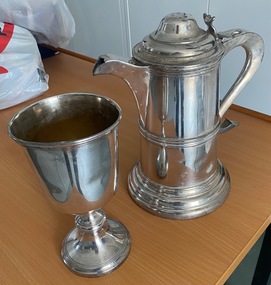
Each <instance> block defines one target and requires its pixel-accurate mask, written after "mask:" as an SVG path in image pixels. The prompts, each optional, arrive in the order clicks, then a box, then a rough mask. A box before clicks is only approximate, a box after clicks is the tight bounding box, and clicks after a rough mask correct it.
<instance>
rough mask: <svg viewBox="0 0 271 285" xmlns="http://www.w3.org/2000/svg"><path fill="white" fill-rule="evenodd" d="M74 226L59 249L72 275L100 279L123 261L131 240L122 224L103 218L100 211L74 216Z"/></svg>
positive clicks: (128, 250)
mask: <svg viewBox="0 0 271 285" xmlns="http://www.w3.org/2000/svg"><path fill="white" fill-rule="evenodd" d="M75 224H76V227H75V228H74V229H73V230H72V231H71V232H70V233H69V234H68V235H67V236H66V237H65V239H64V241H63V244H62V249H61V257H62V259H63V261H64V263H65V264H66V266H67V267H68V268H69V269H70V270H71V271H72V272H74V273H76V274H78V275H81V276H84V277H99V276H103V275H106V274H109V273H111V272H112V271H114V270H115V269H117V268H118V267H119V266H120V265H121V264H122V263H123V262H124V261H125V259H126V258H127V256H128V254H129V252H130V246H131V240H130V235H129V232H128V230H127V229H126V227H125V226H124V225H123V224H122V223H120V222H119V221H116V220H114V219H106V217H105V215H104V212H103V211H102V210H101V209H99V210H95V211H90V212H89V213H86V214H84V215H77V216H76V218H75Z"/></svg>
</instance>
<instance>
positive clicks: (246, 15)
mask: <svg viewBox="0 0 271 285" xmlns="http://www.w3.org/2000/svg"><path fill="white" fill-rule="evenodd" d="M206 1H207V0H189V1H188V0H66V2H67V5H68V6H69V8H70V10H71V13H72V14H73V16H74V18H75V22H76V34H75V37H74V38H73V40H72V41H71V43H70V45H69V46H68V48H69V49H71V50H73V51H75V52H78V53H81V54H84V55H87V56H90V57H93V58H97V57H98V56H99V55H100V54H104V53H115V54H118V55H124V56H129V55H130V53H131V47H133V46H134V45H135V44H136V43H137V42H139V41H141V40H142V38H143V37H144V36H145V35H148V34H149V33H151V32H152V31H154V30H155V29H156V28H157V26H158V24H159V22H160V20H161V19H162V18H163V17H164V16H165V15H167V14H168V13H171V12H178V11H180V12H186V13H189V14H192V15H193V16H194V17H195V18H196V20H197V22H198V24H199V26H201V27H202V28H204V29H206V27H205V24H204V22H203V17H202V15H203V13H204V12H207V11H206V10H207V2H206ZM209 12H210V14H211V15H213V16H215V17H216V20H215V22H214V25H215V27H216V29H217V30H218V31H223V30H228V29H232V28H243V29H246V30H248V31H253V32H256V33H258V34H260V35H261V36H262V37H263V39H264V41H265V57H264V61H263V63H262V65H261V66H260V68H259V70H258V71H257V73H256V74H255V76H254V77H253V78H252V80H251V81H250V82H249V84H248V85H247V87H245V89H244V90H243V91H242V92H241V94H240V95H239V97H238V98H237V99H236V101H235V102H234V103H235V104H237V105H241V106H244V107H246V108H249V109H253V110H256V111H258V112H261V113H264V114H269V115H271V33H270V30H271V17H270V14H271V1H270V0H258V1H250V0H243V1H241V0H211V3H210V10H209ZM243 61H244V51H243V49H242V48H238V49H235V50H234V51H232V52H231V53H229V54H228V55H227V56H226V57H225V58H224V60H223V62H222V72H221V96H222V97H223V95H224V94H225V93H226V91H227V89H228V88H229V87H230V85H231V83H232V82H233V81H234V79H235V78H236V76H237V74H238V73H239V71H240V70H241V68H242V65H243Z"/></svg>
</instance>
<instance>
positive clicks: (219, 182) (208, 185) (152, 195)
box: [128, 161, 230, 219]
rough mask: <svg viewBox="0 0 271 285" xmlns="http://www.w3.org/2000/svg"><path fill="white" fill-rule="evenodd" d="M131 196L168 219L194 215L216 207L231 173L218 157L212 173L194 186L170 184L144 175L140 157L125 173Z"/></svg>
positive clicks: (221, 202) (152, 211) (202, 213)
mask: <svg viewBox="0 0 271 285" xmlns="http://www.w3.org/2000/svg"><path fill="white" fill-rule="evenodd" d="M128 186H129V192H130V195H131V197H132V199H133V200H134V201H135V203H136V204H138V205H139V206H140V207H142V208H143V209H144V210H146V211H148V212H150V213H152V214H154V215H156V216H160V217H163V218H168V219H193V218H196V217H200V216H203V215H206V214H208V213H211V212H213V211H214V210H216V209H217V208H219V207H220V206H221V205H222V204H223V202H224V201H225V199H226V198H227V196H228V194H229V190H230V177H229V174H228V172H227V170H226V169H225V168H224V167H223V165H222V164H221V162H220V161H218V169H217V172H216V173H215V175H213V176H212V177H209V178H208V179H206V180H205V181H204V182H202V183H201V184H199V185H196V186H193V187H169V186H165V185H160V184H157V183H155V182H153V181H151V180H150V179H149V178H148V177H146V176H145V175H144V174H143V172H142V169H141V166H140V161H138V162H137V163H136V165H135V166H134V168H133V169H132V171H131V173H130V174H129V177H128Z"/></svg>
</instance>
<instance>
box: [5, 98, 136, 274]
mask: <svg viewBox="0 0 271 285" xmlns="http://www.w3.org/2000/svg"><path fill="white" fill-rule="evenodd" d="M121 114H122V112H121V109H120V107H119V106H118V105H117V104H116V102H114V101H113V100H112V99H110V98H107V97H104V96H100V95H96V94H89V93H67V94H61V95H56V96H53V97H49V98H46V99H43V100H40V101H38V102H36V103H34V104H32V105H30V106H27V107H26V108H24V109H22V110H20V111H19V112H18V113H17V114H15V115H14V116H13V118H12V119H11V120H10V122H9V124H8V133H9V135H10V137H11V138H12V139H13V140H14V141H16V142H17V143H19V144H21V145H22V146H23V147H24V149H25V150H26V153H27V157H28V158H29V160H30V162H31V164H32V165H33V166H34V167H33V168H34V170H35V172H36V174H37V176H38V177H39V179H40V182H41V185H42V189H43V193H44V196H46V198H47V199H48V200H49V201H50V203H51V204H52V205H53V206H54V207H55V208H56V209H57V210H59V211H61V212H64V213H67V214H73V215H75V228H74V229H72V230H71V232H70V233H68V234H67V236H66V237H65V239H64V241H63V244H62V249H61V256H62V259H63V261H64V263H65V264H66V266H67V267H68V268H69V269H70V270H71V271H72V272H74V273H76V274H78V275H81V276H86V277H98V276H103V275H106V274H108V273H110V272H112V271H114V270H115V269H116V268H118V267H119V266H120V265H121V264H122V263H123V262H124V261H125V260H126V258H127V256H128V254H129V251H130V243H131V242H130V235H129V232H128V230H127V228H126V227H125V226H124V225H123V224H122V223H121V222H119V221H117V220H115V219H107V218H106V216H105V213H104V212H103V210H102V207H103V206H105V205H106V204H107V203H108V202H109V201H110V200H111V199H112V197H113V195H114V194H115V193H116V190H117V185H118V126H119V122H120V120H121Z"/></svg>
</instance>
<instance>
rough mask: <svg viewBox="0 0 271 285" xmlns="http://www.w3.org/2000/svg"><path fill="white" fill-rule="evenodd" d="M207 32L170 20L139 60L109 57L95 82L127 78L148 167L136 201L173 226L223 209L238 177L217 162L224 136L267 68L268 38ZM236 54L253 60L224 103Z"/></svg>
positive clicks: (142, 170) (187, 19) (184, 19)
mask: <svg viewBox="0 0 271 285" xmlns="http://www.w3.org/2000/svg"><path fill="white" fill-rule="evenodd" d="M204 21H205V23H206V24H207V27H208V28H207V30H206V31H205V30H203V29H201V28H199V26H198V25H197V23H196V21H195V19H194V18H193V17H192V16H191V15H189V14H186V13H173V14H169V15H167V16H166V17H165V18H163V19H162V21H161V23H160V25H159V26H158V28H157V30H156V31H154V32H153V33H151V34H150V35H149V36H146V37H145V38H144V39H143V41H142V42H140V43H138V44H137V45H136V46H135V47H134V48H133V57H132V58H130V59H125V58H120V57H118V56H114V55H102V56H100V57H99V59H98V60H97V62H96V64H95V66H94V69H93V74H94V75H96V74H113V75H117V76H120V77H122V78H123V79H124V80H125V81H126V83H127V84H128V85H129V87H130V88H131V90H132V92H133V94H134V97H135V100H136V103H137V107H138V111H139V121H138V125H139V130H140V134H141V136H140V138H141V139H140V159H139V161H138V162H137V163H136V165H135V166H134V168H133V169H132V171H131V173H130V174H129V177H128V186H129V191H130V195H131V197H132V198H133V199H134V201H135V202H136V203H137V204H138V205H139V206H141V207H142V208H144V209H145V210H147V211H149V212H151V213H153V214H155V215H158V216H161V217H165V218H169V219H191V218H195V217H199V216H202V215H205V214H207V213H210V212H212V211H214V210H215V209H217V208H218V207H219V206H220V205H221V204H222V203H223V202H224V200H225V199H226V197H227V195H228V193H229V189H230V177H229V174H228V172H227V170H226V169H225V167H223V165H222V163H221V162H220V161H219V160H218V159H217V143H216V138H217V135H218V134H219V133H221V132H225V131H227V130H229V129H231V128H232V127H234V126H236V125H237V123H236V122H232V121H230V120H227V119H226V120H224V121H223V122H221V118H222V116H223V115H224V114H225V112H226V111H227V109H228V108H229V106H230V105H231V104H232V102H233V101H234V99H235V98H236V97H237V95H238V94H239V93H240V91H241V90H242V89H243V88H244V86H245V85H246V84H247V83H248V81H249V80H250V79H251V77H252V76H253V74H254V73H255V72H256V70H257V68H258V67H259V65H260V63H261V61H262V58H263V52H264V51H263V50H264V43H263V40H262V38H261V37H260V36H259V35H257V34H255V33H251V32H246V31H244V30H241V29H234V30H229V31H226V32H219V33H218V32H216V30H215V28H214V27H213V21H214V17H212V16H210V15H206V14H204ZM235 47H242V48H244V50H245V52H246V60H245V63H244V67H243V69H242V71H241V73H240V74H239V76H238V78H237V79H236V81H235V82H234V84H233V85H232V87H231V88H230V89H229V91H228V93H227V94H226V95H225V96H224V98H223V99H222V100H221V101H220V99H219V98H220V96H219V73H220V63H221V60H222V59H223V57H224V56H225V55H226V54H227V53H228V52H229V51H231V50H232V49H233V48H235Z"/></svg>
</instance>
